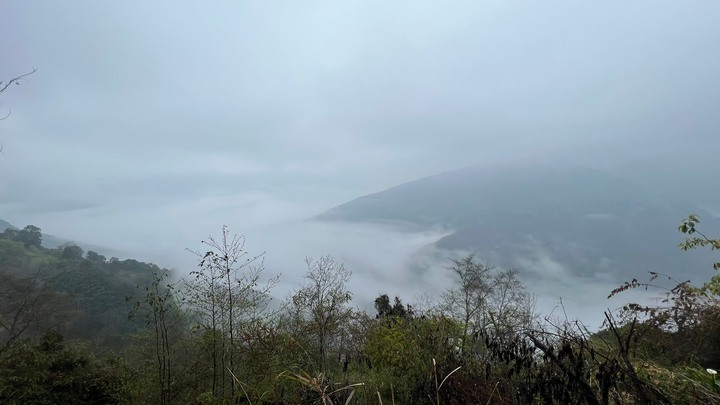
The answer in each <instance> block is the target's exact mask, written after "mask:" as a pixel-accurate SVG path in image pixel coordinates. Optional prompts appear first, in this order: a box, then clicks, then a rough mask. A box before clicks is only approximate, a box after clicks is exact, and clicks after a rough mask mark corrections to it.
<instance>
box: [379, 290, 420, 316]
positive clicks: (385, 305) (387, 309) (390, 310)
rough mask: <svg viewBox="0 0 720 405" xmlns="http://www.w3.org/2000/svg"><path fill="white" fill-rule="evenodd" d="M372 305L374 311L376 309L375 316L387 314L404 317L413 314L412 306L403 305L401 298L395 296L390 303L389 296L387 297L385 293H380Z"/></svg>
mask: <svg viewBox="0 0 720 405" xmlns="http://www.w3.org/2000/svg"><path fill="white" fill-rule="evenodd" d="M374 305H375V311H377V314H376V315H375V318H384V317H388V316H397V317H401V318H405V317H408V316H410V317H411V316H412V315H413V310H412V306H410V305H408V306H407V307H405V305H403V303H402V300H401V299H400V298H399V297H397V296H396V297H395V302H394V303H393V304H390V297H388V295H387V294H381V295H380V296H379V297H377V298H375V301H374Z"/></svg>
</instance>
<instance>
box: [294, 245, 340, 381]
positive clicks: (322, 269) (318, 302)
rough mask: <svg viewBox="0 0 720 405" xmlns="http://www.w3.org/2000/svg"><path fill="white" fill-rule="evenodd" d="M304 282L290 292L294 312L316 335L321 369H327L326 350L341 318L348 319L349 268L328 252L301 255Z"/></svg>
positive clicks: (321, 370)
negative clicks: (324, 253) (323, 254)
mask: <svg viewBox="0 0 720 405" xmlns="http://www.w3.org/2000/svg"><path fill="white" fill-rule="evenodd" d="M305 264H306V265H307V272H306V273H305V279H306V282H305V284H304V285H303V286H302V287H301V288H300V289H299V290H298V291H296V292H295V294H293V296H292V304H293V307H294V310H295V316H296V317H297V318H298V320H300V321H301V322H303V323H305V324H306V325H307V327H308V329H309V333H310V334H311V335H312V336H314V337H315V338H316V342H317V345H318V347H317V350H318V354H319V362H318V363H319V364H318V366H319V369H320V372H321V373H325V372H326V370H327V358H328V351H329V350H330V347H331V344H332V339H333V337H335V336H336V335H337V334H338V332H339V329H340V326H341V325H342V324H343V322H345V321H347V320H348V319H350V317H351V316H352V309H351V308H350V307H349V305H348V304H349V302H350V299H351V298H352V294H351V293H350V291H348V289H347V283H348V281H350V277H351V276H352V272H351V271H350V270H348V269H347V268H346V267H345V265H344V264H342V263H336V262H335V259H333V258H332V257H331V256H322V257H321V258H320V259H319V260H317V261H315V260H313V259H312V258H311V257H307V258H305Z"/></svg>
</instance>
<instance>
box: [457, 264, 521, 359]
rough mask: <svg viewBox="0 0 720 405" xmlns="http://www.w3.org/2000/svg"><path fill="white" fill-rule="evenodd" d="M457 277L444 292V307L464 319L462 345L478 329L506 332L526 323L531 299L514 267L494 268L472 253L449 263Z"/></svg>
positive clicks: (515, 329)
mask: <svg viewBox="0 0 720 405" xmlns="http://www.w3.org/2000/svg"><path fill="white" fill-rule="evenodd" d="M448 269H449V270H450V271H452V272H453V273H454V274H455V276H456V277H457V280H458V285H457V286H456V287H455V288H451V289H449V290H448V291H447V292H446V293H445V296H444V301H445V302H444V305H445V309H446V310H447V311H448V312H449V313H450V314H451V315H452V316H454V317H455V318H456V319H458V320H460V321H461V322H462V323H463V335H462V336H463V348H466V346H467V342H468V341H469V340H470V337H472V336H475V335H476V334H477V333H478V332H479V331H485V332H492V333H495V334H505V333H512V332H516V331H517V329H518V328H520V327H522V326H528V325H529V324H530V322H531V320H532V318H533V302H532V300H531V298H530V297H529V296H528V294H527V292H526V291H525V287H524V286H523V284H522V283H521V282H520V280H518V278H517V274H518V272H517V270H515V269H511V270H496V269H495V268H494V267H492V266H489V265H487V264H482V263H480V262H478V261H477V260H476V259H475V255H474V254H470V255H467V256H465V257H463V258H462V259H453V260H452V265H451V266H450V267H448Z"/></svg>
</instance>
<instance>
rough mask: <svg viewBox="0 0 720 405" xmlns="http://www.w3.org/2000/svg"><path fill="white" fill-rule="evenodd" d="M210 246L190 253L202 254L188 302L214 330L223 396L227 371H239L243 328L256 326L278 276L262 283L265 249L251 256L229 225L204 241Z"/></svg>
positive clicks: (216, 382) (217, 381)
mask: <svg viewBox="0 0 720 405" xmlns="http://www.w3.org/2000/svg"><path fill="white" fill-rule="evenodd" d="M203 244H205V245H207V246H208V247H209V248H210V249H209V250H208V251H206V252H200V251H191V252H192V253H194V254H195V255H197V256H198V257H199V258H200V262H199V263H198V269H197V270H195V271H193V272H192V273H191V275H192V276H194V280H192V281H189V282H187V283H186V293H185V294H186V297H187V301H188V302H189V303H190V304H191V305H192V310H193V311H195V313H196V314H198V316H199V319H198V326H199V327H200V328H202V329H204V330H206V331H207V333H210V338H211V342H212V343H211V344H212V348H211V356H212V370H213V371H212V372H213V376H212V381H213V383H212V389H213V395H218V394H221V395H224V389H225V383H226V381H227V377H228V376H227V375H226V371H229V372H230V374H231V375H236V370H235V360H236V356H235V353H236V351H237V350H236V348H237V347H238V346H239V345H242V344H244V343H247V342H241V341H240V340H241V339H240V338H239V336H238V332H239V330H240V331H242V330H243V329H247V328H250V327H253V325H255V324H256V321H257V319H259V318H260V317H261V316H262V314H263V312H264V311H265V309H266V308H267V304H268V301H269V293H270V290H271V289H272V288H273V287H274V286H275V285H276V284H277V282H278V280H279V276H275V277H272V278H270V279H269V280H267V281H266V282H265V283H262V274H263V271H264V266H263V260H264V257H265V252H262V253H260V254H258V255H254V256H253V255H250V254H249V253H248V251H247V250H245V237H243V236H238V235H236V234H235V235H233V234H230V231H229V230H228V228H227V227H226V226H223V228H222V234H221V236H220V238H219V239H215V238H214V237H209V238H208V240H206V241H203ZM230 382H231V384H230V394H231V396H234V395H235V379H234V378H231V379H230Z"/></svg>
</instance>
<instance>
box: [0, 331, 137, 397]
mask: <svg viewBox="0 0 720 405" xmlns="http://www.w3.org/2000/svg"><path fill="white" fill-rule="evenodd" d="M0 364H3V366H2V367H0V403H3V404H48V405H52V404H98V403H102V404H116V403H121V402H122V401H123V398H124V397H125V395H126V393H125V391H124V383H123V376H124V367H123V366H122V364H121V363H120V362H118V361H117V360H114V359H107V360H100V359H97V358H95V357H94V356H92V355H90V354H88V353H87V349H85V348H82V347H76V346H70V345H66V344H65V343H64V341H63V336H62V335H61V334H60V333H59V332H57V331H49V332H48V333H46V334H45V335H44V336H43V337H42V338H41V339H39V340H38V341H36V342H33V343H30V342H28V343H23V344H20V345H17V346H14V347H13V348H11V349H10V350H8V351H6V352H4V353H2V354H1V355H0Z"/></svg>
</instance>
